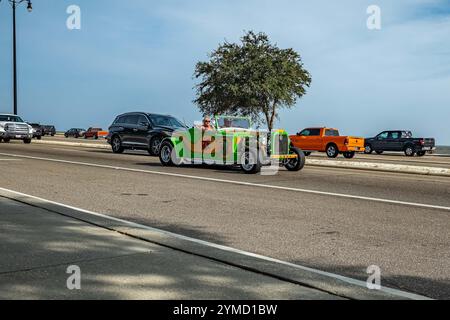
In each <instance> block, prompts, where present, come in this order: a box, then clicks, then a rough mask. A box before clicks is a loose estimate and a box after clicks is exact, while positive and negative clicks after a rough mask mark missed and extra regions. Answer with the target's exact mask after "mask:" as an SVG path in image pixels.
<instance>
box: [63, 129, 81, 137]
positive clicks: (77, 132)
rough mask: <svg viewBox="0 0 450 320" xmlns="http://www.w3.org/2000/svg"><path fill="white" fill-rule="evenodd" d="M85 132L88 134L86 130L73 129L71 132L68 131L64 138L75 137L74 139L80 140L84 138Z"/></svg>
mask: <svg viewBox="0 0 450 320" xmlns="http://www.w3.org/2000/svg"><path fill="white" fill-rule="evenodd" d="M85 132H86V130H85V129H79V128H72V129H70V130H67V131H66V133H64V136H65V137H66V138H69V137H73V138H76V139H78V138H81V137H83V136H84V134H85Z"/></svg>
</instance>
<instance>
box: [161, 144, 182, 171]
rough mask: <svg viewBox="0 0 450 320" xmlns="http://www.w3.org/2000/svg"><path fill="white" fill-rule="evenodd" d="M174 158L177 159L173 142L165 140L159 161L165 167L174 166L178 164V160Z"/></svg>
mask: <svg viewBox="0 0 450 320" xmlns="http://www.w3.org/2000/svg"><path fill="white" fill-rule="evenodd" d="M174 160H176V159H175V152H174V149H173V145H172V143H170V142H169V141H165V142H163V143H162V144H161V147H160V149H159V161H160V162H161V164H162V165H163V166H165V167H172V166H175V165H176V162H178V161H175V162H174Z"/></svg>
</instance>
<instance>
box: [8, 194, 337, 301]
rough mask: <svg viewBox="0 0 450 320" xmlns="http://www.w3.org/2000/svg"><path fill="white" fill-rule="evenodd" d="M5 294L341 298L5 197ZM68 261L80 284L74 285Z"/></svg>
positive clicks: (10, 296)
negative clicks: (70, 284)
mask: <svg viewBox="0 0 450 320" xmlns="http://www.w3.org/2000/svg"><path fill="white" fill-rule="evenodd" d="M0 257H1V259H0V299H158V300H160V299H169V300H172V299H233V300H246V299H297V300H298V299H337V298H338V297H336V296H333V295H331V294H328V293H326V292H323V291H320V290H315V289H310V288H307V287H303V286H301V285H297V284H294V283H291V282H287V281H286V282H285V281H282V280H278V279H276V278H274V277H270V276H265V275H263V274H260V273H256V272H251V271H246V270H244V269H240V268H237V267H233V266H230V265H227V264H224V263H220V262H216V261H214V260H210V259H207V258H203V257H200V256H197V255H194V254H188V253H184V252H182V251H177V250H174V249H169V248H167V247H164V246H160V245H156V244H153V243H150V242H146V241H143V240H137V239H135V238H132V237H128V236H126V235H123V234H121V233H118V232H115V231H111V230H108V229H106V228H102V227H97V226H94V225H92V224H88V223H86V222H81V221H79V220H76V219H74V218H70V217H67V216H64V215H61V214H58V213H55V212H52V211H51V210H47V209H44V208H38V207H35V206H31V205H29V204H24V203H21V202H17V201H14V200H11V199H8V198H5V197H2V196H1V195H0ZM71 265H76V266H79V267H80V269H81V290H72V291H71V290H69V289H68V288H67V285H66V282H67V279H68V277H69V276H70V274H67V273H66V271H67V268H68V267H69V266H71Z"/></svg>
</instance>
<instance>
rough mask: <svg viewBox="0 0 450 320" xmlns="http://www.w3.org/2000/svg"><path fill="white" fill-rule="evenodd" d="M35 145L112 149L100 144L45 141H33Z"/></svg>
mask: <svg viewBox="0 0 450 320" xmlns="http://www.w3.org/2000/svg"><path fill="white" fill-rule="evenodd" d="M33 143H36V144H48V145H55V146H68V147H83V148H94V149H108V150H109V149H111V147H110V146H109V145H108V144H100V143H85V142H63V141H44V140H36V141H33Z"/></svg>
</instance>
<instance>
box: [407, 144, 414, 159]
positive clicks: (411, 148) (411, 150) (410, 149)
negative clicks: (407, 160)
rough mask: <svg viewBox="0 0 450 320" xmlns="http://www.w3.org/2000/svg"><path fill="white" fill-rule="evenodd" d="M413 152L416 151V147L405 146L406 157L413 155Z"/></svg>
mask: <svg viewBox="0 0 450 320" xmlns="http://www.w3.org/2000/svg"><path fill="white" fill-rule="evenodd" d="M415 153H416V148H414V147H413V146H407V147H406V148H405V155H406V156H407V157H414V154H415Z"/></svg>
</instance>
